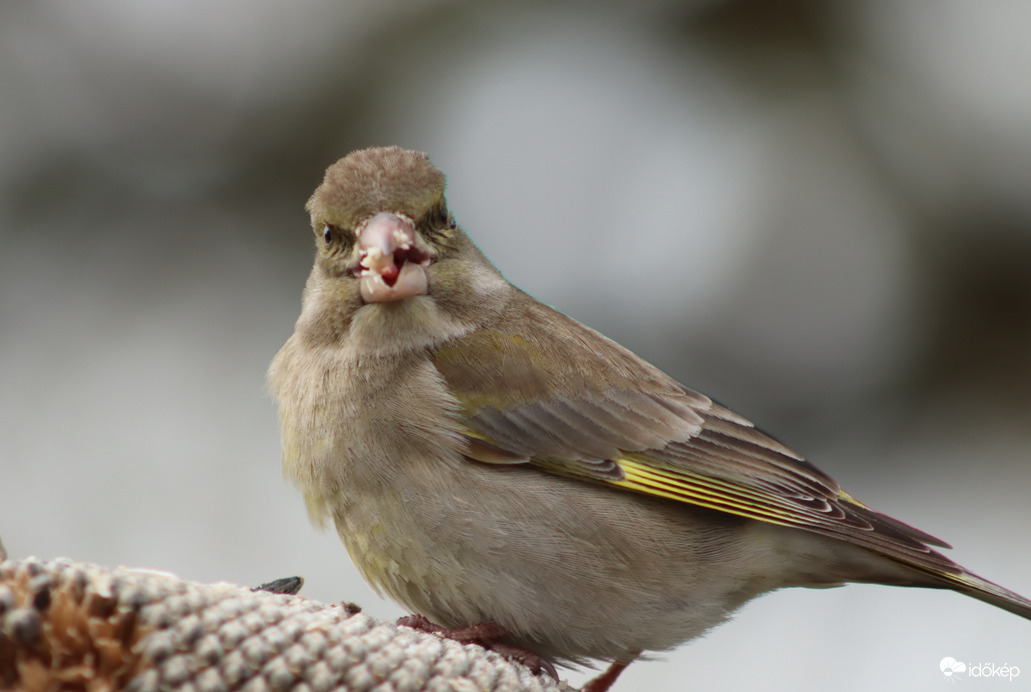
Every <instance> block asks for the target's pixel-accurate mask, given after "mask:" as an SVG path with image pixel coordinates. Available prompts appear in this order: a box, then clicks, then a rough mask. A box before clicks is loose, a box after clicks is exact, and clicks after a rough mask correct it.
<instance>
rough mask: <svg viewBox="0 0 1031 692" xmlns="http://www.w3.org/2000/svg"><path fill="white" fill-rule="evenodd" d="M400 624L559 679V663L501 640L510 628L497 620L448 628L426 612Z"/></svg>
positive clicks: (400, 619) (400, 621) (404, 618)
mask: <svg viewBox="0 0 1031 692" xmlns="http://www.w3.org/2000/svg"><path fill="white" fill-rule="evenodd" d="M397 624H398V625H402V626H403V627H411V628H412V629H413V630H419V631H420V632H426V633H427V634H435V635H437V636H438V637H444V638H447V639H453V640H454V641H456V642H459V643H461V644H476V645H478V646H482V647H483V648H484V649H487V650H488V651H493V652H495V653H497V654H499V655H501V656H504V657H505V658H507V659H508V660H510V661H514V662H515V663H519V664H521V665H524V666H526V667H527V668H529V669H530V670H532V671H533V672H534V673H547V674H548V675H550V676H551V677H552V678H554V679H555V680H558V671H556V670H555V666H553V665H552V664H551V663H550V662H549V661H546V660H544V659H543V658H541V657H540V655H539V654H537V653H536V652H534V651H531V650H530V649H524V648H522V647H519V646H515V645H513V644H508V643H506V642H503V641H501V640H502V639H503V638H504V637H507V636H508V635H509V632H508V630H506V629H505V628H504V627H502V626H501V625H499V624H498V623H496V622H481V623H479V624H476V625H470V626H468V627H456V628H455V629H448V628H447V627H441V626H440V625H437V624H435V623H433V622H430V621H429V620H428V619H427V618H425V617H423V616H422V615H406V616H404V617H402V618H398V620H397ZM617 675H618V673H617ZM613 679H615V678H613Z"/></svg>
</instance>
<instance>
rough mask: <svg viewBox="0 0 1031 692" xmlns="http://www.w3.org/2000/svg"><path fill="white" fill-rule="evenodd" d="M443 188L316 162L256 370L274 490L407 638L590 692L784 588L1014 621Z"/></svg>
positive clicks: (388, 154) (964, 575)
mask: <svg viewBox="0 0 1031 692" xmlns="http://www.w3.org/2000/svg"><path fill="white" fill-rule="evenodd" d="M445 182H446V179H445V176H444V174H443V173H442V172H441V171H439V170H438V169H437V168H436V167H435V166H434V165H433V164H432V163H431V162H430V159H429V157H428V156H427V155H426V154H423V153H420V152H415V151H410V150H406V149H402V148H398V147H373V148H367V149H361V150H356V151H353V152H351V153H350V154H348V155H347V156H345V157H344V158H342V159H340V160H339V161H337V162H336V163H334V164H333V165H331V166H330V167H329V168H328V169H327V170H326V173H325V177H324V179H323V180H322V182H321V184H320V185H319V186H318V187H317V189H316V190H315V192H314V194H313V195H312V196H311V198H310V199H309V200H308V203H307V206H306V209H307V211H308V212H309V214H310V217H311V227H312V230H313V232H314V237H315V244H316V253H315V259H314V266H313V268H312V271H311V274H310V275H309V277H308V280H307V283H306V285H305V288H304V292H303V298H302V306H301V313H300V316H299V318H298V319H297V322H296V325H295V331H294V333H293V334H292V335H291V336H290V337H289V339H288V340H287V341H286V343H285V344H284V346H283V347H282V349H281V350H280V351H279V352H278V354H277V355H276V356H275V358H274V360H273V361H272V364H271V365H270V367H269V371H268V385H269V390H270V392H271V394H272V396H273V397H274V398H275V399H276V401H277V402H278V411H279V421H280V427H281V439H282V447H283V468H284V473H285V475H286V476H287V477H288V478H289V479H290V480H292V482H293V483H294V484H296V486H297V487H298V488H299V489H300V491H301V493H302V495H303V497H304V499H305V502H306V505H307V509H308V512H309V515H310V517H311V518H312V520H313V522H314V523H315V524H317V525H320V526H322V525H326V524H329V523H332V525H333V526H334V527H335V528H336V531H337V533H338V534H339V536H340V538H341V540H342V542H343V544H344V546H345V547H346V549H347V551H348V553H349V554H350V556H351V559H352V560H353V562H354V564H355V565H356V566H357V568H358V570H359V571H360V572H361V574H362V575H363V577H364V578H365V579H366V580H367V581H368V582H369V583H370V584H371V585H372V586H373V587H374V588H375V589H377V590H378V591H379V592H380V593H381V594H385V595H387V596H389V597H390V598H392V599H393V600H395V601H396V602H398V603H399V604H400V605H402V606H403V607H404V608H406V609H408V610H409V611H410V612H412V613H413V614H415V616H416V617H415V619H413V620H410V621H409V622H418V623H421V624H422V625H423V626H428V627H435V628H439V630H440V631H441V632H445V633H446V632H452V633H460V632H465V633H466V634H468V633H470V632H477V631H479V632H482V633H484V639H485V640H493V642H494V643H495V644H497V645H498V646H499V647H509V648H511V649H512V650H514V651H523V652H527V654H528V656H537V657H539V659H540V661H541V662H542V664H544V665H545V666H551V665H552V664H557V665H563V666H576V665H605V664H608V668H607V669H606V670H605V671H604V672H603V673H602V674H601V675H599V676H598V677H596V678H595V679H594V680H592V681H591V682H589V683H588V684H587V686H586V687H585V688H584V689H585V690H590V691H591V692H601V691H603V690H606V689H609V687H611V686H612V685H613V684H614V682H615V680H616V679H617V677H618V675H619V674H620V672H621V671H622V670H623V669H624V668H625V667H626V666H627V665H629V664H630V663H631V662H632V661H634V660H635V659H637V658H638V657H641V656H642V655H647V654H648V653H649V652H661V651H667V650H669V649H672V648H674V647H676V646H678V645H679V644H681V643H683V642H686V641H688V640H691V639H693V638H695V637H698V636H699V635H702V634H703V633H705V632H707V631H709V630H710V629H711V628H713V627H715V626H717V625H719V624H720V623H722V622H724V621H725V620H727V618H728V617H729V616H730V615H731V614H732V613H734V612H735V611H736V610H737V609H738V608H740V607H741V606H742V605H743V604H745V603H746V602H747V601H749V600H751V599H752V598H755V597H756V596H759V595H761V594H764V593H766V592H769V591H773V590H776V589H780V588H784V587H796V586H798V587H828V586H836V585H841V584H845V583H849V582H858V583H874V584H885V585H895V586H915V587H928V588H944V589H951V590H954V591H957V592H959V593H963V594H966V595H968V596H972V597H973V598H976V599H979V600H981V601H985V602H987V603H990V604H992V605H995V606H998V607H1000V608H1003V609H1005V610H1007V611H1009V612H1011V613H1014V614H1016V615H1019V616H1020V617H1023V618H1027V619H1031V601H1029V600H1028V599H1027V598H1024V597H1023V596H1020V595H1018V594H1016V593H1014V592H1012V591H1010V590H1007V589H1005V588H1003V587H1001V586H999V585H997V584H995V583H993V582H990V581H988V580H986V579H984V578H982V577H980V576H977V575H976V574H974V573H972V572H971V571H969V570H967V569H966V568H964V567H962V566H960V565H959V564H957V563H956V562H953V561H952V560H951V559H949V558H947V557H946V556H945V555H943V554H942V552H940V549H943V548H949V547H951V546H949V545H948V544H947V543H945V542H944V541H942V540H940V539H938V538H935V537H934V536H931V535H930V534H928V533H925V532H923V531H920V530H918V529H916V528H914V527H911V526H909V525H907V524H905V523H903V522H901V521H899V520H897V519H893V518H891V517H889V516H888V515H886V514H883V513H880V512H878V511H876V510H874V509H872V508H871V507H869V506H867V505H866V504H864V503H862V502H860V501H859V500H857V499H856V498H855V497H853V496H852V495H850V494H849V493H847V492H846V491H845V490H843V489H842V488H841V486H840V485H839V484H838V483H837V482H836V481H835V480H834V479H832V478H831V477H830V476H829V475H827V474H826V473H824V472H823V471H821V470H820V469H819V468H817V467H816V466H814V465H813V464H812V463H810V462H809V461H808V460H806V459H805V458H803V457H802V456H801V455H799V454H798V453H796V452H795V451H793V450H792V449H790V448H789V447H787V446H785V445H784V444H782V443H781V442H779V441H778V440H777V439H775V438H774V437H772V436H770V435H768V434H767V433H765V432H763V431H762V430H760V429H759V428H757V427H756V426H755V425H753V424H752V423H751V422H750V421H749V420H747V419H745V418H744V417H742V416H740V415H738V414H736V413H734V412H733V411H732V410H730V409H729V408H726V407H724V406H723V405H721V404H719V403H717V402H716V401H714V400H713V399H711V398H709V397H708V396H706V395H704V394H702V393H700V392H697V391H695V390H693V389H691V388H689V387H687V386H684V385H682V384H681V383H679V382H677V381H676V380H675V379H673V378H672V377H670V376H669V375H667V374H665V373H664V372H662V371H661V370H660V369H658V368H657V367H655V366H654V365H652V364H650V363H648V362H647V361H645V360H644V359H642V358H640V357H639V356H637V355H635V354H634V353H632V352H631V351H629V350H628V349H626V348H624V347H622V346H620V345H619V344H617V343H615V342H614V341H612V340H610V339H608V338H606V337H605V336H603V335H601V334H600V333H598V332H596V331H594V330H592V329H591V328H589V327H587V326H585V325H583V324H581V323H580V322H577V321H576V320H574V319H572V318H570V317H568V316H566V315H565V314H563V313H562V312H559V311H558V310H556V309H553V308H551V307H549V306H547V305H545V304H543V303H542V302H539V301H538V300H536V299H535V298H533V297H531V296H530V295H528V294H527V293H525V292H523V291H522V290H520V289H519V288H517V287H515V286H514V285H513V284H511V283H510V282H509V281H508V280H506V279H505V278H504V276H503V275H502V274H501V272H500V271H499V270H498V269H497V268H496V267H495V266H494V265H493V264H492V263H491V261H490V260H488V259H487V257H486V256H485V255H484V254H483V253H482V252H481V251H480V250H479V249H478V248H477V246H476V245H475V244H474V243H473V241H472V240H471V239H470V237H469V236H468V235H467V234H466V232H465V231H464V230H463V229H462V228H461V227H460V226H459V225H458V224H457V222H456V221H455V217H454V216H453V214H452V211H451V209H450V208H449V206H448V204H447V200H446V198H445ZM488 643H490V642H489V641H488ZM552 670H553V668H552Z"/></svg>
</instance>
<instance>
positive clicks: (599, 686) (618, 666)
mask: <svg viewBox="0 0 1031 692" xmlns="http://www.w3.org/2000/svg"><path fill="white" fill-rule="evenodd" d="M640 653H641V652H640V651H638V652H635V653H633V654H631V655H630V657H629V658H628V659H627V660H625V661H623V660H616V661H613V662H612V663H611V665H609V667H608V668H606V669H605V672H604V673H602V674H601V675H599V676H598V677H596V678H591V679H590V680H588V681H587V684H586V685H584V686H583V687H582V688H581V689H580V692H608V689H609V688H610V687H612V685H613V684H614V683H615V682H616V678H618V677H619V674H620V673H622V672H623V670H624V669H625V668H626V667H627V666H628V665H630V664H631V663H633V662H634V660H635V659H636V658H637V656H638V654H640Z"/></svg>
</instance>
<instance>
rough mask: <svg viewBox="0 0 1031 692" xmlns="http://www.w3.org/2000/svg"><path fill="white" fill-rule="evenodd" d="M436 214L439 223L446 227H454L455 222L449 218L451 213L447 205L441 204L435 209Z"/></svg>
mask: <svg viewBox="0 0 1031 692" xmlns="http://www.w3.org/2000/svg"><path fill="white" fill-rule="evenodd" d="M437 215H438V216H439V217H440V225H441V226H444V227H446V228H454V226H455V222H454V221H452V220H451V214H449V213H448V210H447V207H445V206H443V205H441V207H440V208H439V209H438V210H437Z"/></svg>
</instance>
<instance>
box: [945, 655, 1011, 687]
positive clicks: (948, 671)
mask: <svg viewBox="0 0 1031 692" xmlns="http://www.w3.org/2000/svg"><path fill="white" fill-rule="evenodd" d="M938 669H939V670H941V672H942V675H944V676H945V679H946V680H948V681H949V682H954V681H956V680H962V679H963V678H964V677H967V678H989V679H996V680H1009V681H1010V682H1013V679H1014V678H1016V677H1018V676H1019V675H1020V668H1018V667H1017V666H1011V665H1009V664H1008V663H1003V664H1002V665H1001V666H1000V665H998V664H996V663H964V662H963V661H957V660H956V659H954V658H953V657H952V656H946V657H945V658H943V659H942V660H941V661H940V662H939V663H938Z"/></svg>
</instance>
